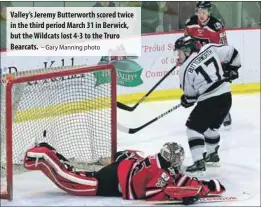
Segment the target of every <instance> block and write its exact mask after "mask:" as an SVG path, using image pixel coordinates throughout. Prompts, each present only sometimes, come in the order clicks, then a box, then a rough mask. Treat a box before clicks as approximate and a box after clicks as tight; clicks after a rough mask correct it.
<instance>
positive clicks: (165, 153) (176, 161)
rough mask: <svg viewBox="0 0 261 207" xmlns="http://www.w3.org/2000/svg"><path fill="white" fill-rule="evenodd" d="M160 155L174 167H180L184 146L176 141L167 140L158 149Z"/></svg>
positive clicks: (183, 157) (183, 155)
mask: <svg viewBox="0 0 261 207" xmlns="http://www.w3.org/2000/svg"><path fill="white" fill-rule="evenodd" d="M160 155H161V156H162V157H163V158H164V159H165V160H166V161H167V162H169V163H170V164H171V166H172V167H174V168H180V166H181V165H182V163H183V161H184V159H185V151H184V148H183V147H182V146H181V145H179V144H177V143H176V142H167V143H165V144H164V145H163V147H162V148H161V150H160Z"/></svg>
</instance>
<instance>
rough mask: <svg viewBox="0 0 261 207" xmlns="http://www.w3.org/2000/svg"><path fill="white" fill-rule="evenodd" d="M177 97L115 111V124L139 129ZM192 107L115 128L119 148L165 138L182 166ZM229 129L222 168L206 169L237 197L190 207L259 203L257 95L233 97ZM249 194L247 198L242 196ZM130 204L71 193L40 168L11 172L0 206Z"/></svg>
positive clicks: (150, 147) (153, 145) (152, 145)
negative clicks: (9, 193) (8, 194)
mask: <svg viewBox="0 0 261 207" xmlns="http://www.w3.org/2000/svg"><path fill="white" fill-rule="evenodd" d="M178 103H179V101H178V100H173V101H165V102H149V103H144V104H141V105H140V106H139V107H138V108H137V109H136V110H135V111H133V112H126V111H122V110H120V109H119V110H118V122H119V123H121V124H122V125H124V126H126V127H131V128H132V127H134V128H135V127H138V126H140V125H142V124H144V123H145V122H147V121H149V120H151V119H153V118H154V117H155V116H157V115H159V114H161V113H163V112H164V111H166V110H168V109H169V108H171V107H173V106H174V105H176V104H178ZM190 111H191V109H184V108H182V107H180V108H178V109H177V110H176V111H174V112H172V113H171V114H169V115H167V116H166V117H164V118H162V119H160V120H159V121H157V122H155V123H154V124H152V125H150V126H148V127H146V128H144V129H143V130H141V131H140V132H138V133H136V134H132V135H130V134H125V133H122V132H118V149H119V150H121V149H137V150H142V151H144V153H145V155H147V154H153V153H157V152H159V150H160V147H161V146H162V145H163V144H164V143H165V142H168V141H175V142H178V143H180V144H182V146H183V147H184V149H185V152H186V159H185V163H184V165H188V164H190V163H191V161H192V160H191V155H190V152H189V148H188V143H187V137H186V133H185V129H186V128H185V122H186V119H187V117H188V115H189V112H190ZM231 115H232V119H233V123H232V128H231V129H230V130H225V129H224V128H223V127H222V128H221V129H220V131H221V140H222V141H221V148H220V158H221V167H219V168H213V167H212V168H208V169H207V173H206V175H205V176H204V178H206V179H213V178H215V179H219V180H220V181H221V182H222V183H223V184H224V186H225V187H226V189H227V192H226V193H225V194H224V196H226V195H227V196H237V197H239V198H242V200H241V201H233V202H220V203H205V204H202V203H197V204H194V205H195V206H211V205H212V206H218V205H220V206H230V205H232V206H240V205H241V206H247V205H248V206H260V94H259V93H258V94H249V95H234V96H233V106H232V109H231ZM246 195H248V196H246ZM127 204H130V205H134V204H135V203H132V202H131V201H128V202H127V201H123V200H122V199H121V198H105V197H76V196H72V195H69V194H67V193H65V192H63V191H61V190H60V189H58V188H57V187H56V186H55V185H54V184H53V183H51V182H50V181H49V180H48V179H47V178H46V177H45V176H44V175H42V174H41V173H40V172H26V173H22V174H19V175H15V176H14V200H13V201H12V202H9V201H6V200H1V206H38V205H41V206H103V205H104V206H105V205H106V206H122V205H127Z"/></svg>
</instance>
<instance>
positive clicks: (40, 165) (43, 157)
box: [24, 147, 98, 196]
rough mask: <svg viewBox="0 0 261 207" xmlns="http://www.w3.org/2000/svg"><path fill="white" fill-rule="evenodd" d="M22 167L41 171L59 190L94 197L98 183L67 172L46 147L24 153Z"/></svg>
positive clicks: (82, 175) (35, 148) (92, 178)
mask: <svg viewBox="0 0 261 207" xmlns="http://www.w3.org/2000/svg"><path fill="white" fill-rule="evenodd" d="M24 167H25V168H26V169H28V170H40V171H42V172H43V173H44V174H45V175H46V176H47V177H48V178H49V179H50V180H52V181H53V183H54V184H55V185H56V186H57V187H59V188H60V189H62V190H64V191H66V192H68V193H70V194H73V195H82V196H95V195H96V192H97V188H98V181H97V179H96V178H94V177H86V176H85V174H79V173H78V174H77V173H75V172H71V171H69V170H67V168H66V167H65V165H64V164H63V163H61V161H60V159H59V158H58V156H57V155H56V154H55V152H54V151H52V150H50V149H49V148H47V147H34V148H32V149H29V150H28V151H27V152H26V155H25V158H24Z"/></svg>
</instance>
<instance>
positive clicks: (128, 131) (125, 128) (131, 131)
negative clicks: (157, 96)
mask: <svg viewBox="0 0 261 207" xmlns="http://www.w3.org/2000/svg"><path fill="white" fill-rule="evenodd" d="M180 106H181V104H178V105H176V106H174V107H172V108H171V109H169V110H168V111H166V112H164V113H162V114H161V115H159V116H157V117H155V118H154V119H152V120H150V121H149V122H147V123H145V124H143V125H142V126H140V127H137V128H127V127H125V126H123V125H121V124H119V123H117V127H118V129H119V130H120V131H122V132H125V133H128V134H134V133H136V132H138V131H140V130H141V129H143V128H145V127H146V126H148V125H150V124H152V123H153V122H155V121H158V120H159V119H161V118H162V117H164V116H166V115H167V114H169V113H171V112H172V111H175V110H176V109H177V108H179V107H180Z"/></svg>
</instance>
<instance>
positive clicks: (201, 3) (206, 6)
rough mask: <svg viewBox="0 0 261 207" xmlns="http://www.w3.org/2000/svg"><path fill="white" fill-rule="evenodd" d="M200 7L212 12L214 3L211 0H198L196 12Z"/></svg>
mask: <svg viewBox="0 0 261 207" xmlns="http://www.w3.org/2000/svg"><path fill="white" fill-rule="evenodd" d="M198 9H206V10H207V11H208V13H209V14H210V13H211V10H212V4H211V2H210V1H198V2H197V4H196V12H197V11H198Z"/></svg>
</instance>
